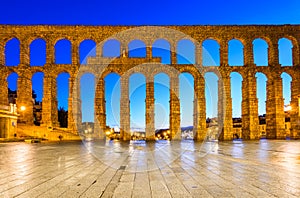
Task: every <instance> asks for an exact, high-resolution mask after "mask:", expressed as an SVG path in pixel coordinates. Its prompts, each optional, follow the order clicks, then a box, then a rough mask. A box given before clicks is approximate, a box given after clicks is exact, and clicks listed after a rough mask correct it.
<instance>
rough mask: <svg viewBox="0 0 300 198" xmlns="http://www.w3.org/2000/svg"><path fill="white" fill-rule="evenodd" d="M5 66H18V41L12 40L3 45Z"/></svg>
mask: <svg viewBox="0 0 300 198" xmlns="http://www.w3.org/2000/svg"><path fill="white" fill-rule="evenodd" d="M4 54H5V65H6V66H18V65H19V64H20V41H19V40H18V39H17V38H12V39H10V40H9V41H7V42H6V44H5V52H4Z"/></svg>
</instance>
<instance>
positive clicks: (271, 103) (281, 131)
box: [266, 72, 286, 139]
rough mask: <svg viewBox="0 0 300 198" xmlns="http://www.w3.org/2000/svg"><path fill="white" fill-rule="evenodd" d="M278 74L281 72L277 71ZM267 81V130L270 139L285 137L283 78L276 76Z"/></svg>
mask: <svg viewBox="0 0 300 198" xmlns="http://www.w3.org/2000/svg"><path fill="white" fill-rule="evenodd" d="M276 74H279V73H278V72H276ZM276 74H275V73H274V75H273V78H270V79H268V81H267V102H266V124H267V126H266V132H267V138H269V139H285V138H286V134H285V115H284V102H283V97H282V79H281V77H280V76H275V75H276Z"/></svg>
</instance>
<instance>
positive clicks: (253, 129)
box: [241, 72, 260, 140]
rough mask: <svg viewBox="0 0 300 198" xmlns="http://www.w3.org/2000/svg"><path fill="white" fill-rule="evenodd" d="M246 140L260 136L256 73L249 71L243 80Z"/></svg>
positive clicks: (243, 118) (243, 132)
mask: <svg viewBox="0 0 300 198" xmlns="http://www.w3.org/2000/svg"><path fill="white" fill-rule="evenodd" d="M241 138H243V139H244V140H250V139H251V140H255V139H259V138H260V133H259V121H258V99H257V97H256V78H255V73H254V72H253V73H250V72H249V73H248V74H247V75H245V76H244V79H243V82H242V137H241Z"/></svg>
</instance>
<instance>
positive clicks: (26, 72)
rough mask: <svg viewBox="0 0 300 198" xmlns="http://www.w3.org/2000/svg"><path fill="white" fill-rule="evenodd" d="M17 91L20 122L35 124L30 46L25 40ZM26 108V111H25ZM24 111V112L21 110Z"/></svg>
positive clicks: (21, 48)
mask: <svg viewBox="0 0 300 198" xmlns="http://www.w3.org/2000/svg"><path fill="white" fill-rule="evenodd" d="M19 69H20V70H19V78H18V90H17V96H18V97H17V101H16V102H17V107H18V111H19V113H20V117H19V121H20V122H21V123H25V124H28V125H31V124H33V103H34V101H33V99H32V83H31V77H32V76H31V71H30V65H29V44H28V42H27V41H26V39H23V40H22V41H21V44H20V65H19ZM23 108H24V109H23ZM21 109H23V110H21Z"/></svg>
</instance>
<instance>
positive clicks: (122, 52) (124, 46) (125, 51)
mask: <svg viewBox="0 0 300 198" xmlns="http://www.w3.org/2000/svg"><path fill="white" fill-rule="evenodd" d="M120 55H121V57H128V47H127V44H125V43H121V49H120Z"/></svg>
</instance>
